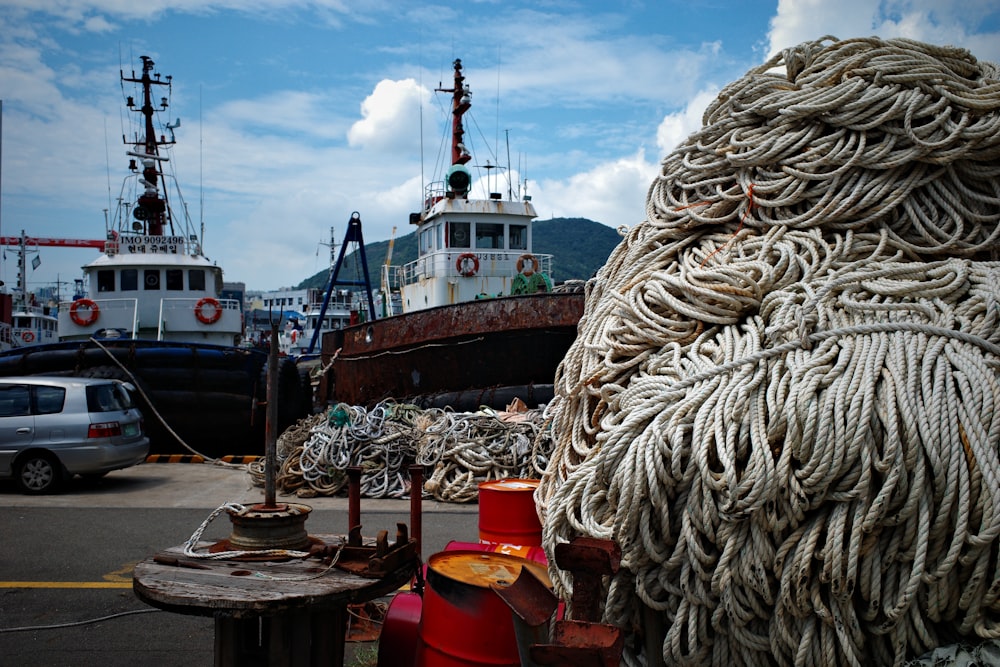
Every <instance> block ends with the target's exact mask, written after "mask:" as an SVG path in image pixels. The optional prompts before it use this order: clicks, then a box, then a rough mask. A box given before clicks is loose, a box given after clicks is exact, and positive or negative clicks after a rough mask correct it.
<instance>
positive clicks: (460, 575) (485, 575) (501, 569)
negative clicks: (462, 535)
mask: <svg viewBox="0 0 1000 667" xmlns="http://www.w3.org/2000/svg"><path fill="white" fill-rule="evenodd" d="M427 566H428V567H429V568H431V569H432V570H434V571H435V572H437V573H438V574H440V575H443V576H445V577H448V578H449V579H453V580H455V581H459V582H461V583H464V584H469V585H470V586H478V587H480V588H489V587H490V585H492V584H500V585H502V586H509V585H510V584H512V583H514V580H515V579H517V578H518V577H519V576H520V575H521V568H525V567H526V568H528V569H529V570H530V571H531V573H532V574H533V575H535V576H536V577H538V579H539V581H541V582H542V583H543V584H545V585H546V586H547V587H549V588H551V587H552V581H551V580H550V579H549V574H548V571H547V569H546V567H545V566H544V565H542V564H541V563H536V562H535V561H533V560H528V559H527V558H521V557H519V556H511V555H509V554H504V553H497V552H494V551H442V552H440V553H436V554H434V555H433V556H431V557H430V559H429V560H428V561H427Z"/></svg>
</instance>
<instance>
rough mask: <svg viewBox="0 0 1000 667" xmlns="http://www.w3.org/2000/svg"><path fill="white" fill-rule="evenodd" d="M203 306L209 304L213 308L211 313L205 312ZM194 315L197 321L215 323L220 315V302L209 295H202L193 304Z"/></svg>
mask: <svg viewBox="0 0 1000 667" xmlns="http://www.w3.org/2000/svg"><path fill="white" fill-rule="evenodd" d="M205 306H211V307H212V308H213V310H212V314H211V315H206V314H205ZM194 316H195V317H197V318H198V321H199V322H201V323H202V324H215V323H216V322H218V321H219V318H221V317H222V304H220V303H219V300H218V299H214V298H212V297H210V296H205V297H202V298H201V299H198V303H196V304H195V306H194Z"/></svg>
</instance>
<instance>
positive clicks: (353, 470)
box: [347, 466, 361, 532]
mask: <svg viewBox="0 0 1000 667" xmlns="http://www.w3.org/2000/svg"><path fill="white" fill-rule="evenodd" d="M360 525H361V468H360V467H359V466H351V467H349V468H348V469H347V531H348V532H351V531H353V530H354V529H355V528H356V527H358V526H360Z"/></svg>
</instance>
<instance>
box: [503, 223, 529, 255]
mask: <svg viewBox="0 0 1000 667" xmlns="http://www.w3.org/2000/svg"><path fill="white" fill-rule="evenodd" d="M507 242H508V243H509V244H510V245H509V248H510V249H511V250H527V249H528V226H527V225H511V226H510V231H509V236H508V238H507Z"/></svg>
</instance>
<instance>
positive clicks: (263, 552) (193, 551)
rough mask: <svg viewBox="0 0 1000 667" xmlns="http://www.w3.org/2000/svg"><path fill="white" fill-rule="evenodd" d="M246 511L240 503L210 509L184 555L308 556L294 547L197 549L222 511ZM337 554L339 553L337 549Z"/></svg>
mask: <svg viewBox="0 0 1000 667" xmlns="http://www.w3.org/2000/svg"><path fill="white" fill-rule="evenodd" d="M246 511H247V508H246V506H244V505H241V504H240V503H223V504H222V505H220V506H219V507H217V508H216V509H214V510H212V512H211V514H209V515H208V516H207V517H206V518H205V520H204V521H202V522H201V525H200V526H198V527H197V528H196V529H195V531H194V533H192V534H191V537H189V538H188V539H187V541H186V542H185V543H184V549H183V552H184V555H185V556H188V557H190V558H203V559H206V560H225V559H227V558H240V557H243V556H275V557H281V558H286V557H287V558H308V557H309V552H308V551H297V550H294V549H256V550H252V551H250V550H242V549H231V550H228V551H214V552H213V551H199V550H198V543H199V542H200V541H201V536H202V534H204V532H205V529H206V528H208V526H209V524H211V523H212V522H213V521H215V519H216V518H217V517H218V516H219V515H220V514H222V513H223V512H230V513H232V514H236V515H242V514H245V513H246ZM337 555H338V556H339V555H340V552H339V551H338V553H337Z"/></svg>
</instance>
